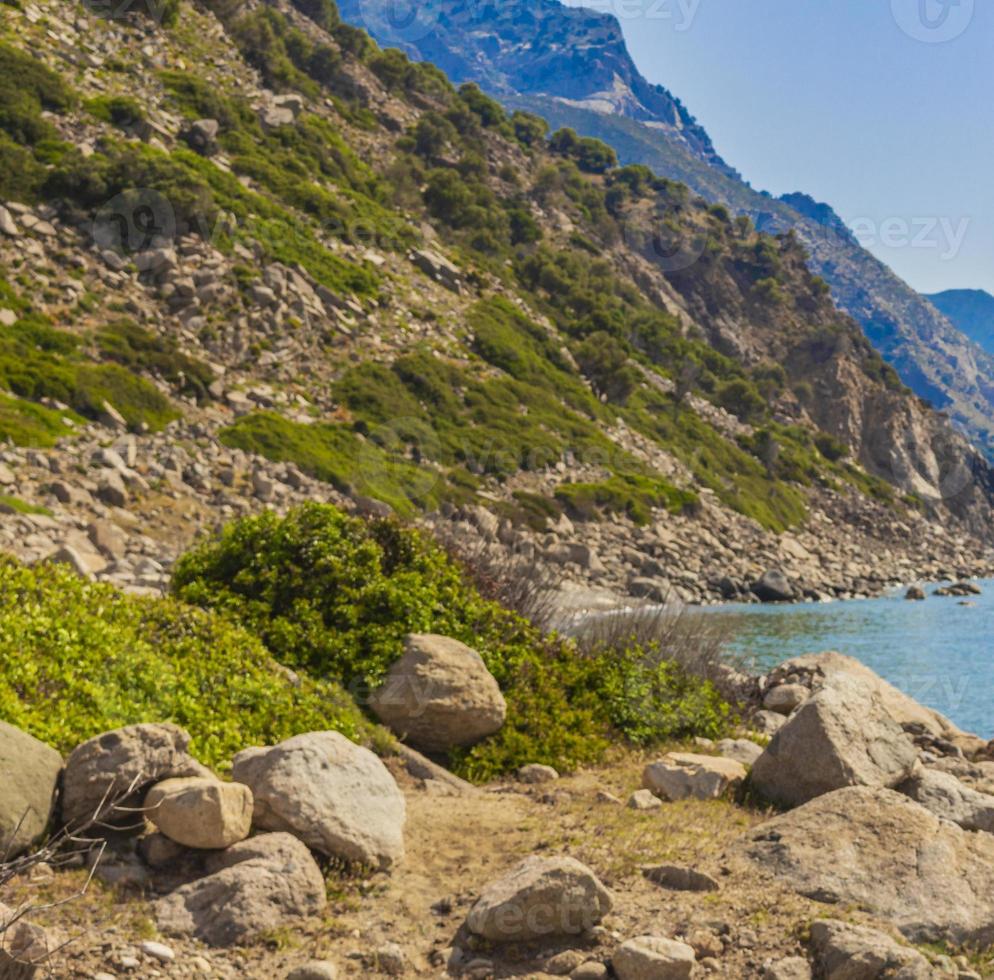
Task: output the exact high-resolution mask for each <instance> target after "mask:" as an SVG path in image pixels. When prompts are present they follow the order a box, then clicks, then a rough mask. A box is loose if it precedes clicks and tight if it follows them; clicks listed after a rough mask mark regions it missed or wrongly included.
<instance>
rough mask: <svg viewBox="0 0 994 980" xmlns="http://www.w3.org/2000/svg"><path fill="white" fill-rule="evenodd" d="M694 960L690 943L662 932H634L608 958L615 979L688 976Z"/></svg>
mask: <svg viewBox="0 0 994 980" xmlns="http://www.w3.org/2000/svg"><path fill="white" fill-rule="evenodd" d="M696 963H697V958H696V957H695V956H694V950H693V949H692V948H691V947H690V946H688V945H687V944H686V943H679V942H677V941H676V940H675V939H666V938H664V937H663V936H636V937H635V938H634V939H629V940H628V941H627V942H624V943H622V944H621V945H620V946H619V947H618V948H617V949H616V950H615V952H614V956H613V957H612V958H611V966H612V967H614V972H615V975H616V976H617V977H618V980H688V978H690V977H692V976H693V975H694V966H695V964H696Z"/></svg>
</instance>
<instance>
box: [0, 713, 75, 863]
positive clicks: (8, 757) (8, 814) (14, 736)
mask: <svg viewBox="0 0 994 980" xmlns="http://www.w3.org/2000/svg"><path fill="white" fill-rule="evenodd" d="M61 772H62V756H61V755H59V753H58V752H56V751H55V749H53V748H51V746H48V745H46V744H45V743H44V742H39V741H38V739H36V738H34V737H33V736H31V735H28V733H27V732H22V731H21V730H20V729H19V728H15V727H14V726H13V725H8V724H7V723H6V722H3V721H0V787H2V790H0V854H6V855H7V856H9V857H16V856H17V855H18V854H20V853H21V852H22V851H25V850H27V848H28V847H30V846H31V845H32V844H34V843H35V842H36V841H38V840H39V839H40V838H41V837H42V835H43V834H44V833H45V828H46V827H47V826H48V824H49V822H50V821H51V819H52V810H53V808H54V806H55V790H56V787H57V786H58V783H59V774H60V773H61Z"/></svg>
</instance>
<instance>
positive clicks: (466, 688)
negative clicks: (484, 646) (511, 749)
mask: <svg viewBox="0 0 994 980" xmlns="http://www.w3.org/2000/svg"><path fill="white" fill-rule="evenodd" d="M404 646H405V649H404V655H403V656H402V657H401V658H400V659H399V660H398V661H397V662H396V663H395V664H393V666H392V667H391V668H390V670H389V671H388V672H387V676H386V679H385V680H384V682H383V684H382V685H381V686H380V687H379V689H378V690H376V691H375V692H374V693H373V696H372V698H370V702H369V704H370V707H371V708H372V709H373V712H374V713H375V714H376V716H377V718H379V719H380V721H382V722H383V723H384V724H385V725H387V726H388V727H389V728H390V729H391V730H392V731H394V732H396V733H397V734H398V735H399V736H401V737H402V738H406V739H408V740H409V741H410V742H411V744H412V745H415V746H416V747H418V748H421V749H425V750H426V751H429V752H446V751H448V750H449V749H452V748H456V747H457V746H462V745H472V744H473V743H474V742H478V741H480V739H482V738H486V736H488V735H492V734H493V733H494V732H497V731H499V730H500V728H501V726H502V725H503V724H504V718H505V717H506V715H507V705H506V704H505V703H504V697H503V695H502V694H501V693H500V688H499V687H498V685H497V681H496V680H495V679H494V676H493V675H492V674H491V673H490V671H489V670H487V668H486V665H485V664H484V663H483V659H482V658H481V657H480V655H479V654H478V653H477V652H476V651H475V650H473V649H471V648H470V647H468V646H466V644H465V643H460V642H459V641H458V640H453V639H450V638H449V637H447V636H435V635H433V634H411V635H410V636H408V637H407V638H406V640H405V643H404Z"/></svg>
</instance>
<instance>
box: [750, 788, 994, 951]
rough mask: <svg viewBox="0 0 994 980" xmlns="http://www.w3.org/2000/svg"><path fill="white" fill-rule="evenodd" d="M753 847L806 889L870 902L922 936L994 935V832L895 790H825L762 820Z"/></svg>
mask: <svg viewBox="0 0 994 980" xmlns="http://www.w3.org/2000/svg"><path fill="white" fill-rule="evenodd" d="M742 846H743V847H744V850H745V852H746V854H747V855H748V856H749V857H750V858H751V859H752V860H753V861H755V862H756V863H757V864H759V865H761V866H762V867H763V868H764V869H765V870H766V871H768V872H770V873H771V874H773V875H774V876H775V877H777V878H779V879H781V880H782V881H784V882H786V883H787V884H788V885H789V886H790V887H792V888H793V889H794V890H795V891H796V892H798V893H799V894H801V895H804V896H806V897H808V898H812V899H814V900H816V901H820V902H830V903H846V904H855V905H860V906H862V907H864V908H866V909H867V910H868V911H870V912H872V913H873V914H874V915H877V916H880V917H881V918H884V919H887V920H888V921H890V922H892V923H893V924H894V925H895V926H896V927H897V928H898V929H900V930H901V932H902V933H903V934H904V935H905V936H906V937H907V938H908V939H910V940H911V941H912V942H944V941H946V942H951V943H954V944H958V945H966V944H976V945H979V946H988V945H990V943H991V942H992V941H994V836H991V835H989V834H971V833H968V832H967V831H965V830H961V829H960V828H959V827H957V826H956V825H955V824H951V823H948V822H945V821H942V820H940V819H939V818H938V817H936V816H935V815H934V814H931V813H929V812H928V810H926V809H925V808H924V807H921V806H919V805H918V804H917V803H915V802H913V801H912V800H909V799H907V798H906V797H904V796H901V795H900V794H899V793H896V792H894V791H893V790H888V789H872V788H870V787H866V786H854V787H850V788H848V789H840V790H837V791H835V792H834V793H828V794H826V795H824V796H819V797H818V798H817V799H814V800H812V801H811V802H810V803H806V804H804V806H802V807H799V808H798V809H796V810H792V811H791V812H790V813H785V814H783V815H781V816H779V817H776V818H774V819H773V820H770V821H768V822H767V823H765V824H762V825H761V826H759V827H756V828H755V829H754V830H752V831H751V832H750V834H749V835H748V837H747V838H746V839H745V841H744V842H743V845H742Z"/></svg>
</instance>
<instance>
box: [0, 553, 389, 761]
mask: <svg viewBox="0 0 994 980" xmlns="http://www.w3.org/2000/svg"><path fill="white" fill-rule="evenodd" d="M0 717H2V718H3V720H4V721H7V722H9V723H10V724H12V725H16V726H17V727H19V728H22V729H24V730H25V731H28V732H30V733H31V734H32V735H34V736H36V737H37V738H40V739H42V740H43V741H45V742H48V743H49V744H50V745H53V746H55V747H56V748H57V749H59V751H61V752H63V753H66V752H69V751H70V750H71V749H72V748H74V747H75V746H76V745H77V744H79V743H80V742H81V741H83V740H84V739H87V738H90V737H92V736H93V735H96V734H98V733H100V732H104V731H107V730H109V729H112V728H117V727H120V726H121V725H129V724H134V723H137V722H175V723H176V724H178V725H181V726H183V727H184V728H186V729H187V730H188V731H189V732H190V734H191V735H192V736H193V745H192V747H193V751H194V753H195V754H196V755H197V756H198V757H199V758H200V759H202V760H203V761H204V762H206V763H209V764H211V765H215V766H223V765H224V764H225V763H226V762H227V761H228V760H230V758H231V756H232V754H233V753H234V752H237V751H239V750H240V749H242V748H245V747H247V746H250V745H263V744H273V743H274V742H277V741H280V740H282V739H284V738H288V737H289V736H291V735H294V734H298V733H300V732H306V731H313V730H315V729H336V730H338V731H341V732H342V733H343V734H345V735H347V736H348V737H350V738H353V739H360V738H365V737H367V736H368V735H369V734H370V732H371V726H370V725H369V724H368V723H367V722H366V721H365V720H364V719H363V717H362V715H361V714H360V713H359V712H358V711H357V710H356V708H355V706H354V704H353V703H352V701H351V699H349V698H348V697H347V696H346V695H345V694H344V692H342V690H341V689H340V688H339V687H337V686H336V685H334V684H332V683H329V682H325V681H314V680H311V679H309V678H304V679H303V680H302V682H301V684H300V686H299V687H297V686H295V685H294V684H293V683H292V681H291V679H289V678H288V677H287V675H286V672H285V671H283V670H282V669H281V668H279V667H278V666H276V664H274V663H273V661H272V658H271V657H270V655H269V653H268V652H267V651H266V649H265V648H264V647H263V646H262V644H261V643H259V641H258V640H256V639H255V637H253V636H252V635H251V634H249V633H247V632H245V630H243V629H241V628H240V627H238V626H235V625H233V624H231V623H230V622H227V621H226V620H225V619H223V618H222V617H221V616H218V615H216V614H215V613H211V612H205V611H204V610H201V609H195V608H192V607H190V606H185V605H183V604H182V603H180V602H177V601H176V600H174V599H147V598H134V597H130V596H124V595H122V594H120V593H118V592H116V591H115V590H114V589H112V588H110V587H109V586H105V585H95V584H92V583H88V582H85V581H84V580H82V579H80V578H79V577H78V576H77V575H75V574H74V573H73V572H72V571H70V570H69V569H67V568H65V567H63V566H56V565H44V564H42V565H36V566H34V567H32V568H26V567H24V566H21V565H19V564H17V563H16V562H14V561H13V560H12V559H9V558H0Z"/></svg>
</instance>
